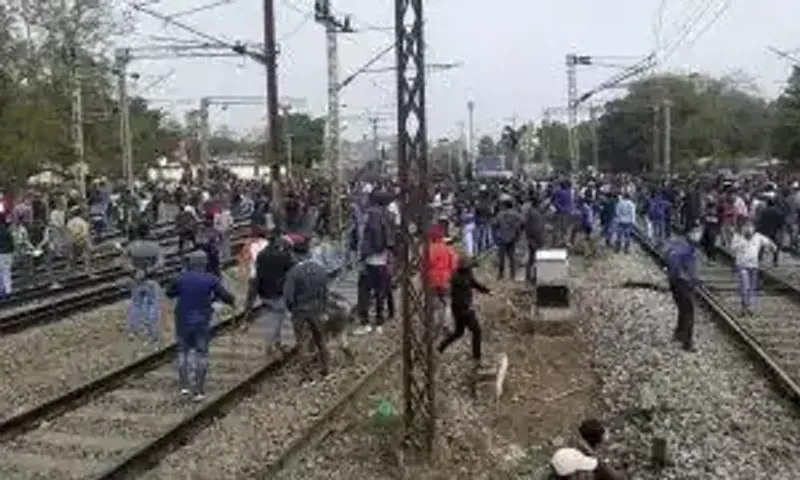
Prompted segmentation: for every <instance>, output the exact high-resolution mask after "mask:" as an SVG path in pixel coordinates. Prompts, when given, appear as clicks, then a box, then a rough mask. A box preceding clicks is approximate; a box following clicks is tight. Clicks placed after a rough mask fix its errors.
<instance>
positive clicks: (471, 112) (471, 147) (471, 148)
mask: <svg viewBox="0 0 800 480" xmlns="http://www.w3.org/2000/svg"><path fill="white" fill-rule="evenodd" d="M467 115H468V116H467V123H468V125H469V130H468V131H467V161H469V163H470V165H472V171H473V172H474V171H475V102H473V101H472V100H470V101H468V102H467Z"/></svg>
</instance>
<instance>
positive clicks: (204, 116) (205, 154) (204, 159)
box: [197, 97, 211, 184]
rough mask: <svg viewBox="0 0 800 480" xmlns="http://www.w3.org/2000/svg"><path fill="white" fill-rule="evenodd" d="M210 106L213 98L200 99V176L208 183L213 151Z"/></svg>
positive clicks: (198, 136) (198, 137) (198, 133)
mask: <svg viewBox="0 0 800 480" xmlns="http://www.w3.org/2000/svg"><path fill="white" fill-rule="evenodd" d="M210 106H211V99H210V98H209V97H203V98H201V99H200V110H199V117H200V118H199V120H200V125H199V126H200V128H199V130H198V132H197V140H198V143H199V144H200V149H199V150H200V178H201V179H202V182H203V183H204V184H205V183H208V161H209V157H210V156H211V152H209V149H208V139H209V137H211V133H210V127H209V121H208V109H209V107H210Z"/></svg>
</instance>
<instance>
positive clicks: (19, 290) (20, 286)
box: [0, 221, 247, 309]
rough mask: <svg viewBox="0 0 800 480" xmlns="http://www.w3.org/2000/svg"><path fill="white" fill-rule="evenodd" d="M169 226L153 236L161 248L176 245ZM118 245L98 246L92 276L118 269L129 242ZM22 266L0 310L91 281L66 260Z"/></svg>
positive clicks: (240, 223) (173, 231) (236, 226)
mask: <svg viewBox="0 0 800 480" xmlns="http://www.w3.org/2000/svg"><path fill="white" fill-rule="evenodd" d="M171 225H172V224H171V223H170V224H164V225H163V226H162V227H163V231H162V232H158V233H154V239H157V240H159V242H160V243H161V245H162V246H163V247H168V248H171V247H174V246H176V245H177V244H178V238H177V232H176V231H175V229H174V228H171ZM245 226H247V222H246V221H239V222H237V223H236V224H235V225H234V228H243V227H245ZM122 240H124V241H121V242H114V243H115V244H105V245H101V247H102V248H99V249H96V251H95V252H94V256H93V258H92V264H93V266H94V267H95V268H97V266H98V265H100V266H101V267H100V271H99V272H98V271H95V272H94V276H104V275H107V274H108V273H109V271H110V270H112V269H113V268H119V266H117V265H114V264H115V263H116V262H117V261H118V260H119V259H120V258H121V257H120V253H121V251H122V250H123V249H124V247H126V246H127V244H128V242H127V240H125V239H124V238H122ZM22 268H24V267H22V266H19V265H18V266H16V268H15V270H14V271H15V272H16V273H15V274H14V286H15V287H16V288H15V290H14V293H13V294H12V295H11V296H10V297H8V298H6V299H3V300H0V309H3V308H7V307H10V306H14V305H18V304H19V303H21V302H25V301H28V300H30V299H31V298H35V297H37V296H40V295H46V294H47V293H45V292H51V293H52V292H53V291H54V290H60V289H63V288H69V284H77V283H80V282H82V281H85V280H87V279H91V278H90V276H89V275H86V274H85V273H83V272H79V273H76V272H74V266H73V265H72V264H71V263H70V262H69V261H68V260H66V259H60V260H57V261H55V262H54V264H53V265H52V266H51V269H50V270H48V269H47V268H46V267H45V266H43V265H38V266H36V267H35V269H34V271H33V274H30V273H29V272H26V273H21V269H22ZM53 281H56V282H58V283H59V284H60V287H61V288H51V285H52V284H53Z"/></svg>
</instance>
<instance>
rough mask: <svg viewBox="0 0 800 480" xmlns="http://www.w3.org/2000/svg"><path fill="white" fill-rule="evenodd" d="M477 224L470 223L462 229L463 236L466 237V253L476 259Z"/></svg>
mask: <svg viewBox="0 0 800 480" xmlns="http://www.w3.org/2000/svg"><path fill="white" fill-rule="evenodd" d="M475 231H476V230H475V224H474V223H468V224H466V225H464V226H463V227H461V232H462V233H461V236H462V237H464V253H466V254H467V256H469V257H474V256H475V253H476V248H475V244H476V241H475V240H476V237H475Z"/></svg>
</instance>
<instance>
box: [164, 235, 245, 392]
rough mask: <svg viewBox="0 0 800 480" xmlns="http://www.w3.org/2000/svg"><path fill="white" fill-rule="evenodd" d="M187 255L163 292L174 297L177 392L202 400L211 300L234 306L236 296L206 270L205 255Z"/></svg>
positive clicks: (200, 253)
mask: <svg viewBox="0 0 800 480" xmlns="http://www.w3.org/2000/svg"><path fill="white" fill-rule="evenodd" d="M187 257H188V258H187V261H188V267H189V268H188V269H187V270H185V271H183V272H181V274H180V275H179V276H178V278H177V279H176V280H175V283H173V284H172V285H171V286H170V287H169V289H168V290H167V296H168V297H169V298H173V299H175V300H176V302H175V334H176V337H177V343H178V377H179V380H180V385H181V395H183V396H188V395H192V394H194V399H195V401H202V400H203V399H204V398H205V381H206V376H207V375H208V343H209V342H210V341H211V317H212V315H213V308H212V303H213V302H215V301H217V300H220V301H222V302H224V303H227V304H228V305H230V306H231V307H234V306H235V304H236V299H235V298H234V297H233V295H232V294H231V293H230V292H229V291H228V290H227V289H226V288H225V287H224V286H223V285H222V282H221V281H220V279H219V277H218V276H216V275H214V274H212V273H209V272H208V271H207V267H208V265H207V263H208V259H207V258H206V254H205V253H204V252H200V251H197V252H192V253H190V254H189V255H188V256H187ZM192 352H194V365H190V361H189V357H190V353H192ZM191 367H193V368H191ZM190 368H191V370H193V371H194V382H192V381H191V379H190V378H189V371H190Z"/></svg>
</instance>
